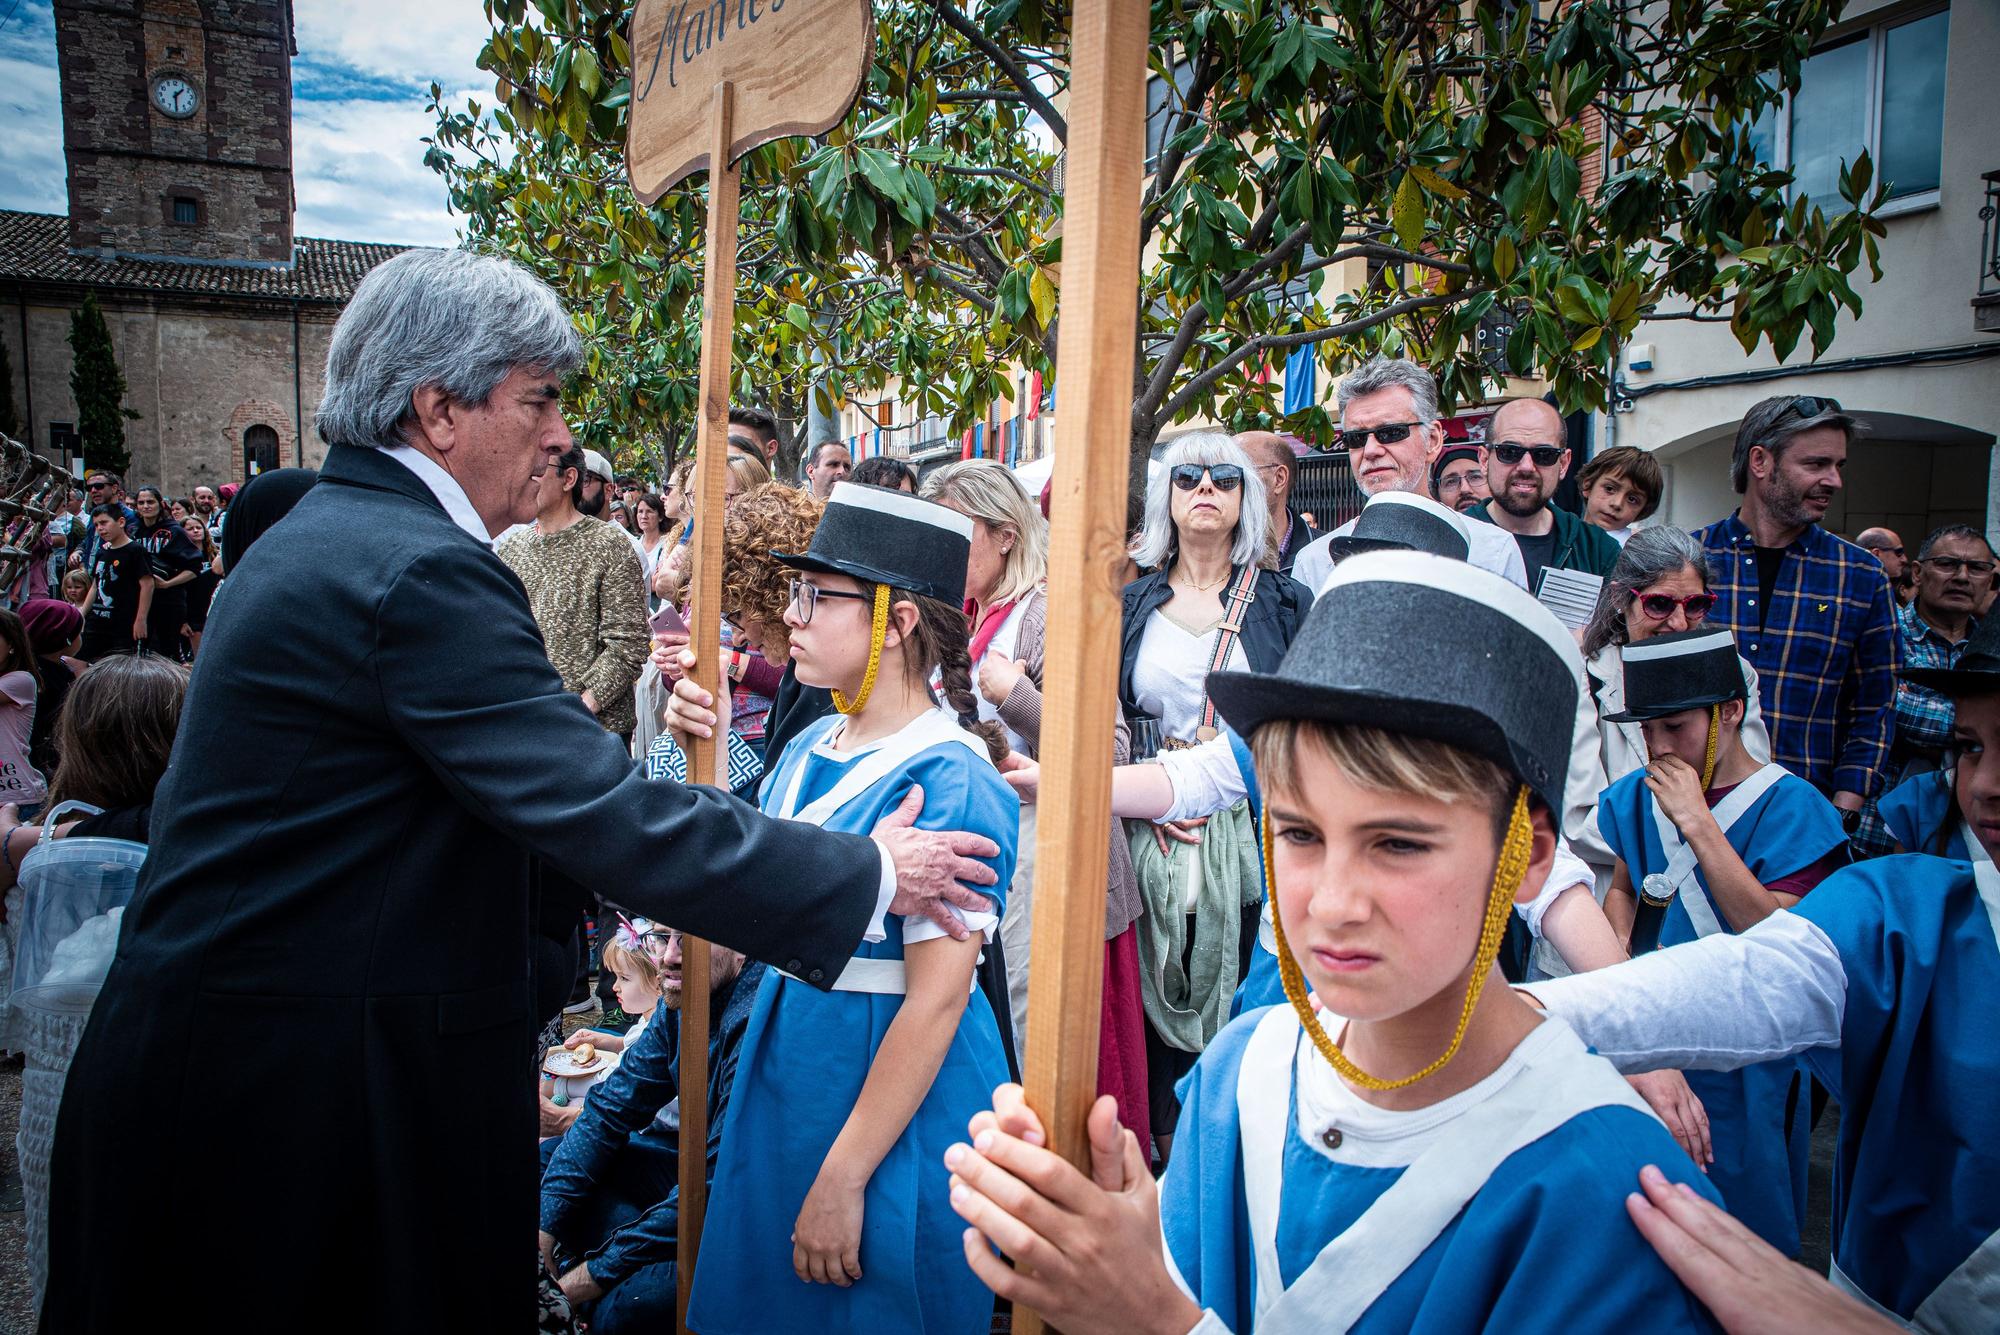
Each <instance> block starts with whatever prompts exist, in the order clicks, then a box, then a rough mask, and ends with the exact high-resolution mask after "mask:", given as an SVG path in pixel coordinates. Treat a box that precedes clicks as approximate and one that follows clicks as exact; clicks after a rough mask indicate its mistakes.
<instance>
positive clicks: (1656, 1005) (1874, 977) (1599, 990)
mask: <svg viewBox="0 0 2000 1335" xmlns="http://www.w3.org/2000/svg"><path fill="white" fill-rule="evenodd" d="M1906 675H1907V677H1908V678H1909V679H1910V680H1912V681H1915V682H1917V683H1918V684H1919V685H1923V686H1928V687H1930V688H1931V689H1933V690H1937V691H1940V692H1942V693H1944V694H1946V695H1949V696H1952V697H1953V698H1954V699H1955V700H1956V702H1957V705H1958V709H1957V717H1956V718H1955V720H1954V721H1953V725H1952V743H1951V747H1950V749H1951V751H1953V752H1954V753H1955V758H1956V763H1955V765H1949V764H1948V765H1947V766H1946V769H1948V770H1950V771H1951V772H1952V774H1953V781H1954V782H1953V796H1954V808H1955V814H1956V816H1957V817H1958V821H1959V825H1958V830H1959V836H1960V838H1961V839H1962V840H1963V841H1964V846H1965V847H1966V849H1967V851H1968V853H1969V854H1970V857H1969V858H1968V859H1964V860H1961V859H1952V858H1941V857H1934V856H1929V855H1924V854H1909V855H1903V856H1896V857H1886V858H1876V859H1874V860H1872V861H1869V862H1864V863H1861V864H1859V865H1856V866H1853V867H1849V868H1846V869H1844V870H1842V871H1839V872H1836V873H1835V874H1834V875H1832V876H1830V877H1828V878H1827V879H1826V880H1825V881H1824V882H1823V883H1822V884H1821V885H1820V886H1819V887H1818V888H1817V889H1816V890H1814V891H1813V893H1812V894H1811V895H1810V896H1809V897H1808V898H1807V899H1805V900H1804V901H1803V902H1802V903H1800V904H1798V905H1797V906H1795V907H1794V908H1791V909H1788V910H1785V911H1782V912H1779V913H1774V914H1772V915H1771V916H1770V917H1768V918H1766V919H1765V920H1764V921H1763V922H1761V923H1759V924H1757V925H1756V926H1755V927H1752V928H1751V929H1750V930H1749V931H1747V932H1744V933H1742V934H1740V935H1733V936H1732V935H1721V934H1719V935H1716V936H1711V937H1706V938H1703V939H1702V940H1700V941H1695V942H1692V943H1689V944H1686V945H1680V946H1675V947H1673V948H1672V949H1668V950H1661V951H1658V952H1656V953H1654V954H1652V955H1650V956H1647V957H1646V958H1644V959H1639V960H1634V961H1633V962H1632V963H1630V964H1624V965H1619V966H1616V967H1614V968H1611V969H1606V970H1602V971H1600V972H1598V973H1593V974H1586V975H1582V976H1579V977H1576V978H1566V979H1561V980H1559V981H1556V982H1551V983H1538V984H1536V985H1535V986H1534V989H1533V991H1534V995H1535V997H1536V999H1537V1000H1539V1001H1540V1002H1541V1003H1542V1004H1543V1005H1544V1006H1545V1007H1546V1008H1547V1010H1548V1011H1549V1013H1550V1014H1552V1015H1560V1016H1562V1017H1563V1018H1564V1019H1566V1020H1568V1021H1569V1022H1570V1023H1572V1024H1573V1025H1575V1026H1576V1028H1577V1029H1578V1031H1579V1032H1580V1033H1581V1034H1582V1035H1583V1036H1584V1038H1585V1040H1586V1041H1587V1042H1589V1043H1590V1044H1591V1045H1592V1046H1594V1047H1595V1048H1597V1049H1598V1051H1600V1052H1602V1053H1604V1054H1605V1055H1606V1056H1607V1057H1610V1058H1611V1059H1612V1060H1614V1061H1615V1062H1617V1063H1618V1064H1619V1065H1620V1066H1621V1067H1624V1068H1626V1069H1631V1070H1648V1069H1652V1068H1654V1067H1658V1066H1679V1067H1703V1068H1707V1069H1715V1070H1727V1069H1730V1068H1732V1067H1736V1066H1740V1065H1743V1064H1745V1063H1746V1062H1752V1061H1759V1060H1765V1059H1769V1058H1772V1057H1780V1056H1785V1055H1789V1054H1795V1053H1803V1054H1804V1056H1805V1059H1806V1063H1807V1065H1808V1067H1809V1068H1810V1069H1811V1071H1812V1073H1813V1074H1814V1076H1816V1077H1817V1078H1818V1079H1819V1080H1820V1081H1821V1082H1822V1083H1824V1084H1825V1085H1826V1086H1827V1088H1828V1089H1829V1090H1831V1091H1832V1094H1833V1097H1834V1098H1836V1099H1838V1100H1839V1102H1840V1105H1841V1119H1840V1146H1839V1152H1838V1154H1837V1156H1836V1158H1835V1161H1834V1183H1833V1204H1834V1217H1833V1232H1834V1246H1833V1273H1832V1278H1833V1280H1834V1282H1835V1283H1836V1284H1837V1285H1839V1286H1841V1287H1843V1288H1845V1289H1846V1290H1847V1291H1848V1292H1850V1293H1852V1294H1855V1295H1856V1296H1858V1297H1860V1298H1861V1299H1863V1300H1864V1301H1865V1302H1867V1303H1869V1304H1870V1305H1872V1306H1874V1307H1875V1308H1877V1309H1878V1310H1880V1311H1882V1312H1884V1313H1886V1314H1888V1315H1890V1316H1892V1317H1894V1318H1895V1319H1896V1320H1898V1321H1901V1322H1906V1323H1909V1324H1911V1325H1913V1326H1915V1327H1916V1328H1917V1329H1920V1330H1925V1331H1951V1332H1957V1331H1978V1332H1987V1331H1993V1330H2000V1096H1997V1095H2000V1055H1996V1052H2000V1050H1996V1047H1995V1045H1994V1042H1993V1027H1994V1017H1995V1016H1996V1015H2000V873H1996V872H1995V870H1994V864H1993V856H1994V853H1995V852H1996V850H2000V617H1996V618H1992V619H1990V620H1989V621H1988V622H1987V624H1986V625H1983V626H1981V627H1980V628H1979V630H1978V631H1977V632H1975V634H1974V635H1973V638H1972V642H1971V643H1970V644H1969V645H1968V646H1967V650H1966V653H1965V655H1964V657H1962V658H1961V659H1960V660H1959V666H1958V667H1957V668H1925V669H1909V670H1907V671H1906Z"/></svg>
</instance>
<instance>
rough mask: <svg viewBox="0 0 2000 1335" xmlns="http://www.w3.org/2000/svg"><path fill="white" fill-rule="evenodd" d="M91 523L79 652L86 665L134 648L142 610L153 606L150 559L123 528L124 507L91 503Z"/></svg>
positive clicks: (141, 634) (140, 635) (142, 633)
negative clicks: (92, 546) (92, 548)
mask: <svg viewBox="0 0 2000 1335" xmlns="http://www.w3.org/2000/svg"><path fill="white" fill-rule="evenodd" d="M90 522H91V525H92V528H93V530H94V532H95V536H96V538H97V549H96V553H95V555H93V556H92V557H91V564H90V593H89V595H88V597H87V598H86V599H85V602H84V616H83V650H82V655H81V656H82V658H83V660H84V661H85V662H86V663H94V662H96V661H97V660H98V659H100V658H104V657H106V656H107V655H110V654H129V653H131V652H132V651H133V650H134V649H135V648H137V647H138V642H139V641H140V640H143V639H145V638H146V629H147V626H146V614H147V613H148V612H149V611H151V610H152V605H153V562H152V558H151V557H149V556H148V555H147V554H146V549H145V548H143V547H141V546H140V545H139V544H138V543H136V542H134V541H132V535H131V534H130V533H127V532H126V531H125V507H124V506H122V505H118V504H115V503H112V502H105V503H103V504H100V505H94V506H92V507H91V509H90Z"/></svg>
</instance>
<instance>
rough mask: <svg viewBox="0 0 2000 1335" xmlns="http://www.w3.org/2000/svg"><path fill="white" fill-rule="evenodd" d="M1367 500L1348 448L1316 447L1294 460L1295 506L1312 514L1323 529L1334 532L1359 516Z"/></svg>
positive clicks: (1293, 504) (1315, 526)
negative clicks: (1355, 475) (1362, 492)
mask: <svg viewBox="0 0 2000 1335" xmlns="http://www.w3.org/2000/svg"><path fill="white" fill-rule="evenodd" d="M1364 499H1365V498H1364V497H1363V496H1362V494H1361V486H1360V484H1359V483H1357V482H1356V481H1355V480H1354V469H1353V467H1352V465H1351V464H1350V463H1349V461H1348V457H1347V451H1346V450H1327V451H1325V452H1321V451H1318V450H1315V451H1313V452H1312V453H1310V454H1302V455H1300V456H1299V457H1298V458H1297V459H1296V460H1294V461H1293V463H1292V508H1293V509H1294V510H1297V511H1299V512H1301V513H1303V514H1309V515H1311V516H1312V524H1313V527H1314V528H1316V529H1318V530H1319V531H1320V532H1322V533H1327V532H1330V531H1332V530H1333V529H1336V528H1339V527H1340V526H1341V525H1342V524H1345V523H1346V522H1347V521H1348V520H1350V519H1353V518H1354V517H1355V516H1357V515H1359V514H1360V513H1361V503H1362V501H1363V500H1364Z"/></svg>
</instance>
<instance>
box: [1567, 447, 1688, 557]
mask: <svg viewBox="0 0 2000 1335" xmlns="http://www.w3.org/2000/svg"><path fill="white" fill-rule="evenodd" d="M1576 486H1577V491H1578V492H1579V493H1581V495H1582V497H1583V517H1584V519H1586V520H1587V521H1589V522H1590V523H1593V524H1595V525H1597V527H1599V528H1601V529H1603V530H1604V531H1605V532H1606V533H1609V534H1610V535H1611V536H1612V537H1614V538H1616V539H1618V541H1619V543H1620V544H1623V543H1624V541H1625V539H1627V538H1629V537H1631V536H1632V526H1633V525H1634V524H1636V523H1638V522H1639V521H1640V520H1642V519H1650V518H1652V516H1653V513H1654V512H1655V511H1656V510H1658V509H1659V508H1660V498H1661V497H1662V496H1664V495H1665V494H1666V488H1667V481H1666V475H1665V474H1664V473H1662V472H1661V471H1660V461H1659V460H1658V459H1655V458H1654V457H1653V455H1652V452H1651V451H1650V450H1641V449H1635V448H1633V447H1632V446H1630V445H1620V446H1617V447H1616V448H1614V449H1609V450H1606V451H1604V452H1603V453H1602V454H1597V455H1593V456H1591V460H1590V462H1589V463H1587V464H1585V465H1584V466H1583V467H1582V468H1581V469H1579V470H1578V471H1577V475H1576Z"/></svg>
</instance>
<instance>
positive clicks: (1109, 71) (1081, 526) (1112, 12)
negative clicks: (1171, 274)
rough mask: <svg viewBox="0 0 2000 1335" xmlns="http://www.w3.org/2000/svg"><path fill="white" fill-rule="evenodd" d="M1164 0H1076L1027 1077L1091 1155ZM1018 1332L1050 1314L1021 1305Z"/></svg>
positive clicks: (1061, 1141) (1081, 1152)
mask: <svg viewBox="0 0 2000 1335" xmlns="http://www.w3.org/2000/svg"><path fill="white" fill-rule="evenodd" d="M1149 19H1150V11H1149V8H1148V5H1147V0H1076V6H1075V10H1074V17H1073V19H1072V25H1073V26H1072V31H1071V34H1070V51H1071V73H1070V94H1069V108H1068V115H1069V142H1068V145H1067V149H1068V153H1067V160H1066V162H1065V163H1064V182H1063V285H1062V292H1061V298H1060V301H1061V304H1060V306H1059V307H1058V309H1059V311H1060V314H1061V320H1062V325H1061V332H1060V335H1059V342H1058V347H1057V349H1056V383H1057V384H1059V385H1061V386H1062V409H1061V411H1060V412H1059V414H1058V415H1057V418H1056V430H1055V446H1054V449H1055V456H1056V464H1055V476H1054V478H1053V479H1052V485H1053V490H1052V491H1051V493H1050V497H1049V517H1050V527H1049V593H1048V597H1049V606H1050V607H1051V608H1055V609H1058V610H1059V615H1056V616H1051V617H1050V618H1049V628H1048V644H1047V651H1046V653H1045V654H1044V657H1043V669H1042V694H1043V699H1044V701H1045V707H1044V710H1043V722H1042V741H1041V756H1042V784H1041V798H1040V802H1039V809H1038V815H1037V821H1038V824H1039V840H1040V841H1039V843H1038V844H1037V845H1036V852H1035V865H1036V867H1037V868H1038V869H1039V872H1038V877H1037V884H1036V886H1035V905H1034V915H1035V920H1034V940H1035V941H1036V942H1037V943H1038V949H1037V950H1036V952H1035V965H1034V968H1033V969H1032V970H1030V971H1029V974H1028V1046H1027V1069H1026V1071H1025V1072H1024V1073H1023V1074H1024V1077H1025V1078H1024V1082H1023V1083H1024V1085H1025V1087H1026V1090H1027V1098H1028V1104H1029V1106H1030V1107H1032V1108H1034V1110H1035V1111H1036V1112H1037V1113H1039V1114H1041V1118H1042V1124H1043V1125H1044V1126H1045V1127H1047V1128H1048V1130H1049V1135H1050V1139H1051V1144H1052V1148H1054V1149H1055V1151H1056V1152H1057V1153H1058V1154H1061V1155H1062V1156H1064V1157H1065V1158H1067V1159H1069V1160H1070V1161H1071V1162H1072V1163H1075V1164H1078V1165H1080V1166H1083V1167H1084V1168H1085V1170H1086V1171H1088V1167H1089V1155H1090V1143H1089V1140H1088V1138H1087V1136H1086V1134H1085V1130H1084V1121H1085V1118H1086V1116H1087V1115H1088V1114H1089V1112H1090V1105H1091V1103H1092V1102H1093V1101H1094V1100H1095V1098H1096V1094H1097V1038H1098V1027H1099V1024H1100V1023H1101V1021H1100V1017H1101V1016H1102V1014H1103V1010H1102V1000H1101V998H1102V995H1103V987H1104V874H1105V853H1106V850H1107V849H1108V848H1109V846H1110V838H1111V739H1112V730H1113V726H1114V721H1115V719H1116V718H1117V709H1118V680H1117V674H1118V626H1119V602H1118V586H1119V581H1120V579H1121V578H1122V576H1123V573H1124V569H1125V486H1126V474H1127V468H1128V459H1129V454H1128V446H1127V442H1129V441H1130V440H1131V438H1132V365H1133V355H1134V351H1135V344H1136V340H1137V337H1138V334H1137V329H1138V324H1137V321H1138V315H1139V310H1138V305H1139V188H1140V163H1141V162H1142V161H1143V160H1144V159H1145V143H1144V135H1143V131H1144V126H1145V121H1146V46H1147V37H1148V23H1149ZM1014 1329H1015V1331H1016V1332H1017V1333H1019V1332H1026V1333H1027V1335H1038V1333H1039V1332H1040V1331H1041V1329H1042V1322H1041V1319H1040V1318H1039V1317H1038V1316H1036V1315H1035V1314H1034V1313H1032V1312H1025V1311H1016V1312H1015V1314H1014Z"/></svg>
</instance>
